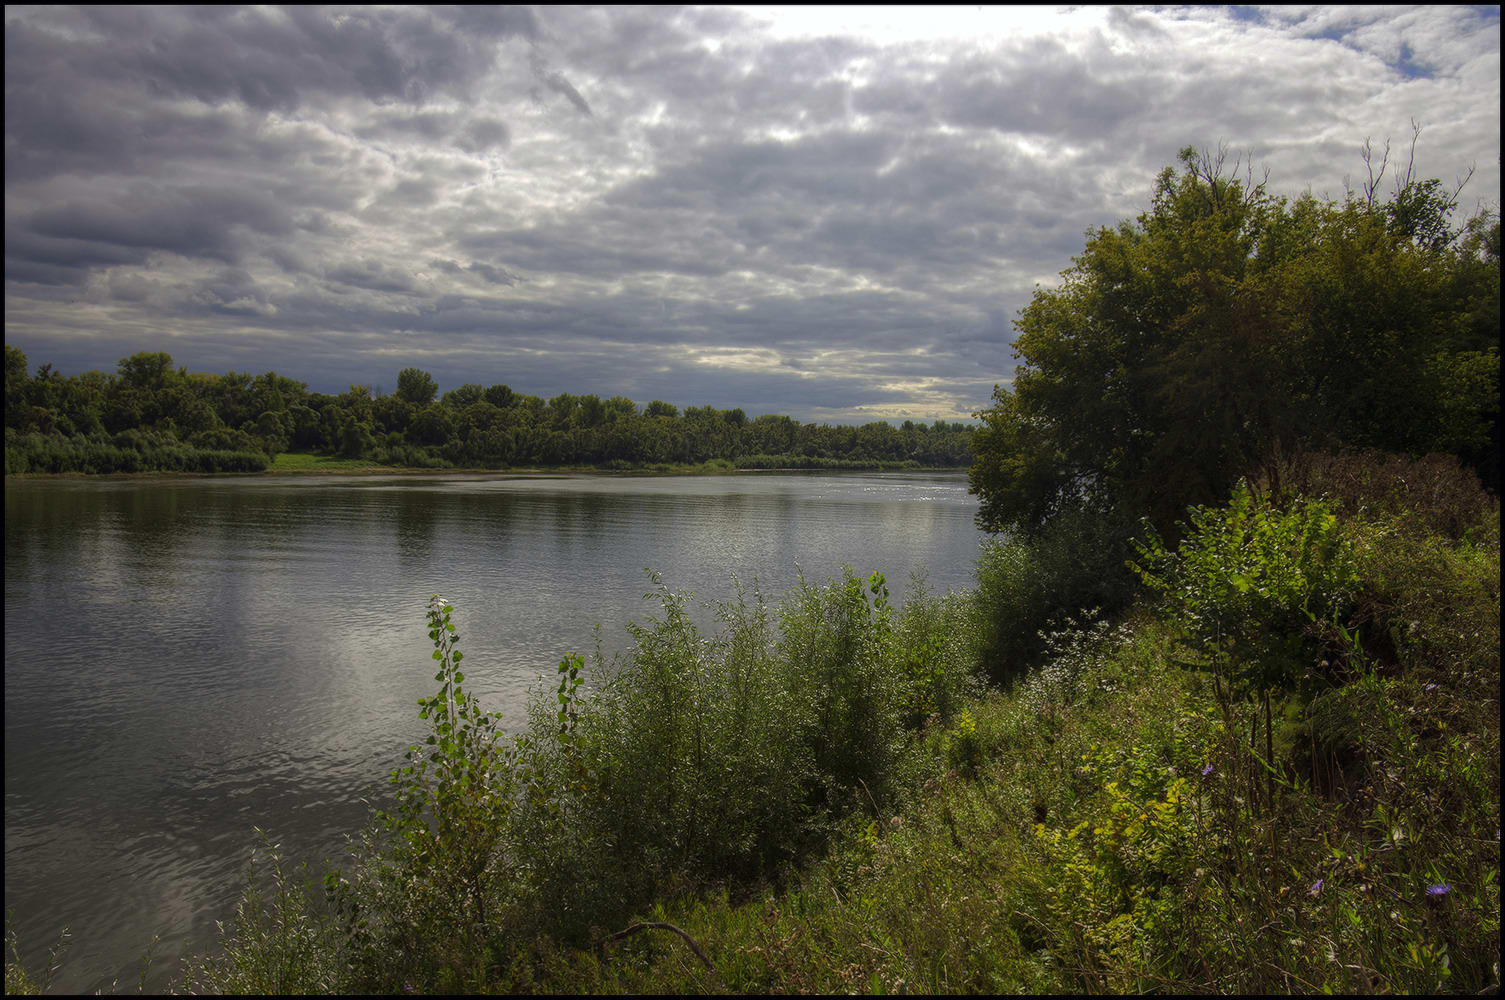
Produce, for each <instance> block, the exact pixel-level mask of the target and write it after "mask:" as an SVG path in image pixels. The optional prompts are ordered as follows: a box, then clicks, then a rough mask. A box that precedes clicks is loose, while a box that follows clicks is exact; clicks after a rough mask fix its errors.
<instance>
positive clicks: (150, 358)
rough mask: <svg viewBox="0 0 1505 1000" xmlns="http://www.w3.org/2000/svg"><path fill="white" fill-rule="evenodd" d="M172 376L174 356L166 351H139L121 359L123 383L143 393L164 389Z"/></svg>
mask: <svg viewBox="0 0 1505 1000" xmlns="http://www.w3.org/2000/svg"><path fill="white" fill-rule="evenodd" d="M172 374H173V367H172V355H171V354H168V353H166V352H164V351H155V352H152V351H137V352H136V353H135V354H132V355H131V356H130V357H128V358H121V359H120V381H121V383H122V384H124V385H125V386H126V387H128V388H131V389H135V390H138V391H141V392H155V391H156V390H158V389H161V388H163V387H164V386H165V385H166V384H167V381H168V379H169V378H170V377H171V376H172Z"/></svg>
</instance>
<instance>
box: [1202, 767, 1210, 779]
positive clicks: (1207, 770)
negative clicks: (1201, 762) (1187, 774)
mask: <svg viewBox="0 0 1505 1000" xmlns="http://www.w3.org/2000/svg"><path fill="white" fill-rule="evenodd" d="M1211 773H1212V765H1211V764H1208V765H1207V766H1206V767H1204V768H1202V777H1204V778H1205V777H1207V776H1208V775H1209V774H1211Z"/></svg>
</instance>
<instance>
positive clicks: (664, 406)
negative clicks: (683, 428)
mask: <svg viewBox="0 0 1505 1000" xmlns="http://www.w3.org/2000/svg"><path fill="white" fill-rule="evenodd" d="M643 413H644V415H645V416H649V417H677V416H679V407H677V406H675V405H674V404H673V403H666V402H664V401H663V400H662V399H655V400H654V401H653V402H651V403H649V404H648V409H646V410H644V411H643Z"/></svg>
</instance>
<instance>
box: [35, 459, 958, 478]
mask: <svg viewBox="0 0 1505 1000" xmlns="http://www.w3.org/2000/svg"><path fill="white" fill-rule="evenodd" d="M969 468H970V466H965V465H958V466H928V465H923V466H918V467H915V466H899V467H894V466H889V465H883V464H877V463H875V464H873V465H856V466H831V467H827V468H822V467H814V468H811V467H799V466H782V467H778V468H755V469H739V468H736V467H735V466H730V467H721V466H706V465H675V466H670V467H654V466H645V467H642V468H629V469H608V468H602V467H601V466H594V465H561V466H545V467H538V466H527V467H508V468H501V469H487V468H425V467H419V466H405V465H349V466H347V465H336V464H333V463H331V464H329V465H323V466H321V465H304V466H293V467H283V468H276V467H271V468H268V469H265V470H263V471H261V472H176V471H170V470H156V471H150V472H17V473H10V474H8V475H6V477H5V478H6V480H11V479H23V480H31V479H162V478H184V477H193V478H201V479H203V478H215V479H218V478H241V479H247V478H256V477H266V476H275V477H284V476H422V475H430V476H450V475H507V476H517V477H527V478H534V477H537V478H544V477H549V476H556V477H558V476H577V475H596V476H726V475H737V474H742V473H784V474H788V473H796V472H827V473H829V472H966V471H968V469H969Z"/></svg>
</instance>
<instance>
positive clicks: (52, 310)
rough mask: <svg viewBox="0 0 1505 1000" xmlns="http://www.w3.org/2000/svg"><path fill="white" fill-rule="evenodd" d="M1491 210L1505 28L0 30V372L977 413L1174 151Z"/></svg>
mask: <svg viewBox="0 0 1505 1000" xmlns="http://www.w3.org/2000/svg"><path fill="white" fill-rule="evenodd" d="M1413 121H1415V122H1417V123H1420V124H1421V125H1422V126H1423V131H1422V133H1421V137H1420V139H1419V141H1418V142H1417V145H1416V154H1415V155H1416V166H1417V169H1418V171H1419V172H1420V174H1421V176H1423V177H1432V176H1435V177H1440V178H1442V179H1443V180H1444V181H1447V182H1449V183H1450V184H1451V183H1452V182H1453V181H1454V179H1455V178H1457V177H1459V176H1460V175H1462V174H1464V173H1466V172H1467V171H1468V170H1469V168H1470V167H1472V168H1474V171H1475V172H1474V175H1473V177H1472V179H1471V180H1470V181H1469V183H1468V185H1467V187H1466V188H1465V189H1464V191H1463V197H1462V206H1461V207H1462V210H1463V211H1464V212H1465V213H1466V214H1467V213H1472V212H1473V211H1474V210H1476V209H1477V208H1479V207H1481V206H1482V207H1486V208H1491V209H1494V210H1498V208H1499V199H1500V15H1499V8H1498V7H1483V8H1479V7H1438V6H1431V7H1425V8H1408V7H1357V6H1342V7H1316V6H1301V7H1277V8H1263V7H1235V8H1211V7H1196V8H1156V9H1131V8H1102V7H1094V8H1086V9H1071V8H1047V7H1001V8H991V7H990V8H979V7H956V8H937V7H927V8H923V9H917V10H914V9H902V8H889V7H868V8H860V7H859V8H854V7H838V8H811V7H800V8H778V7H749V8H726V7H720V8H667V7H654V8H647V9H633V8H620V7H613V8H606V9H598V8H576V7H541V8H537V9H530V8H521V7H519V8H487V7H468V6H465V7H461V6H453V7H451V6H429V7H422V8H403V7H327V8H325V7H306V6H299V7H289V8H273V7H245V8H237V7H212V8H184V7H175V8H165V9H159V8H137V7H118V6H117V7H100V8H87V9H85V8H67V7H48V8H26V7H7V8H6V10H5V341H6V343H7V344H13V345H15V346H17V347H19V348H21V350H23V351H25V352H26V354H27V355H28V359H29V361H30V363H31V365H32V367H35V366H37V365H40V364H42V363H51V364H52V365H53V366H54V367H55V368H57V369H60V370H61V371H63V372H64V373H66V374H74V373H77V372H81V371H86V370H90V369H100V370H104V371H114V370H115V367H116V364H117V363H118V361H119V360H120V359H121V358H122V357H124V356H126V355H127V354H130V353H133V352H135V351H141V350H149V351H167V352H169V353H171V354H172V355H173V357H174V359H175V360H176V361H177V363H178V364H180V365H183V366H186V367H187V368H188V369H189V370H190V371H212V372H223V371H228V370H235V371H243V372H253V373H260V372H264V371H276V372H278V373H279V374H282V375H286V376H290V377H292V378H295V379H298V380H300V381H305V382H307V383H308V384H309V387H310V388H311V389H314V390H317V391H323V392H341V391H344V389H345V388H346V387H347V386H348V385H350V384H362V385H368V386H372V387H375V388H379V389H383V390H385V391H388V392H390V391H392V390H393V389H395V387H396V381H397V373H398V372H399V371H400V370H402V369H403V368H406V367H410V366H413V367H419V368H422V369H424V370H426V371H429V372H431V373H433V375H434V376H435V378H436V379H437V380H438V381H439V384H440V386H441V388H442V389H450V388H453V387H455V386H458V385H460V384H462V383H480V384H482V385H492V384H495V383H499V382H501V383H506V384H508V385H510V386H512V387H513V388H514V389H515V390H517V391H519V392H524V393H531V394H534V395H539V396H543V397H545V398H547V397H550V396H553V395H555V394H558V393H560V392H573V393H596V394H598V395H600V396H602V397H607V396H613V395H619V394H620V395H625V396H628V397H630V398H632V399H634V400H637V401H638V402H639V403H640V404H645V403H647V402H648V401H649V400H653V399H664V400H667V401H669V402H673V403H676V404H678V405H680V406H686V405H695V406H699V405H705V404H709V405H713V406H717V407H721V408H732V407H741V408H743V409H744V410H746V411H747V412H748V413H749V414H752V415H756V414H761V413H788V414H790V415H792V416H794V417H796V418H798V419H801V420H817V421H830V422H839V423H848V422H862V421H867V420H872V419H902V418H908V417H914V418H923V419H935V418H944V419H950V420H956V419H965V418H967V417H968V416H969V415H970V414H972V413H973V412H975V411H976V410H978V409H979V408H981V407H983V406H985V405H987V403H988V399H989V396H990V394H991V392H992V389H993V386H994V385H995V384H996V383H1007V382H1008V380H1009V378H1010V377H1011V374H1012V371H1013V366H1014V359H1013V355H1012V349H1011V344H1012V341H1013V338H1014V327H1013V321H1014V319H1015V318H1016V316H1017V315H1018V311H1019V310H1020V309H1021V308H1022V307H1023V306H1025V305H1027V304H1028V302H1029V300H1030V296H1031V294H1032V292H1033V290H1034V288H1035V287H1036V285H1037V284H1041V285H1044V286H1046V287H1050V286H1052V285H1054V284H1055V283H1056V282H1057V281H1058V277H1059V273H1060V271H1061V270H1062V269H1064V268H1066V267H1069V266H1070V264H1071V257H1072V255H1073V254H1075V253H1079V252H1080V251H1081V249H1082V245H1083V234H1084V232H1085V231H1087V230H1088V229H1089V228H1092V227H1096V226H1100V225H1111V224H1113V223H1115V222H1116V221H1117V220H1119V219H1121V218H1125V217H1132V216H1134V215H1137V214H1138V213H1139V212H1140V211H1142V210H1144V209H1145V208H1146V207H1147V206H1148V204H1149V201H1150V195H1151V187H1152V184H1153V180H1154V177H1155V175H1156V174H1157V173H1158V172H1159V171H1160V170H1161V169H1162V168H1164V167H1165V166H1167V165H1170V164H1172V163H1174V161H1175V157H1176V153H1177V151H1178V150H1179V149H1180V148H1182V147H1183V146H1186V145H1188V144H1190V145H1194V146H1197V147H1199V148H1216V147H1217V146H1218V145H1219V144H1220V143H1223V144H1226V145H1227V146H1228V148H1229V150H1230V160H1231V159H1232V157H1233V156H1241V157H1243V158H1244V162H1246V163H1247V162H1249V161H1250V160H1252V162H1253V163H1254V164H1255V165H1256V176H1259V175H1261V174H1262V172H1263V168H1264V167H1268V168H1269V171H1270V174H1269V186H1270V188H1271V189H1272V190H1274V191H1276V192H1278V193H1283V194H1288V195H1292V196H1294V195H1297V194H1299V193H1301V192H1302V191H1303V190H1306V189H1310V190H1312V191H1313V192H1314V193H1316V194H1318V195H1324V194H1325V195H1330V196H1334V197H1341V196H1342V194H1343V191H1344V190H1345V178H1347V179H1348V181H1349V182H1351V183H1354V184H1356V183H1357V182H1358V179H1359V178H1361V177H1362V176H1363V169H1364V168H1363V161H1362V160H1361V159H1360V156H1359V149H1360V147H1361V145H1362V144H1363V143H1364V141H1365V139H1366V138H1369V139H1372V140H1373V142H1374V144H1375V145H1376V147H1383V145H1384V142H1385V141H1386V140H1387V139H1389V140H1390V141H1391V142H1392V145H1393V149H1392V161H1394V160H1395V159H1396V158H1397V157H1398V158H1400V159H1401V160H1402V161H1404V159H1405V156H1406V152H1407V150H1408V148H1409V145H1410V140H1411V134H1412V122H1413Z"/></svg>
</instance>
